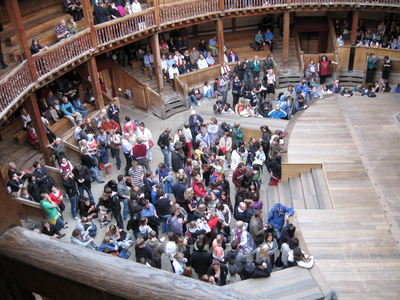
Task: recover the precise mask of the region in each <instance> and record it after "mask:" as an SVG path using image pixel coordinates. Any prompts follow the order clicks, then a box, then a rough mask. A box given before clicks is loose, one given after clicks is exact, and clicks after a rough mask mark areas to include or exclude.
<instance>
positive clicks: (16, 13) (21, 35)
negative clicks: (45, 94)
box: [4, 0, 37, 82]
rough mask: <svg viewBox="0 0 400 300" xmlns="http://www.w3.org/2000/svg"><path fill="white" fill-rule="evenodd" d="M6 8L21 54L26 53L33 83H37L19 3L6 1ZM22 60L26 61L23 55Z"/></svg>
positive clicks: (14, 0)
mask: <svg viewBox="0 0 400 300" xmlns="http://www.w3.org/2000/svg"><path fill="white" fill-rule="evenodd" d="M4 6H5V7H6V10H7V13H8V16H9V18H10V22H11V24H12V27H13V29H14V31H15V35H16V37H17V41H18V45H19V49H20V51H21V52H24V53H25V58H26V59H27V60H28V67H29V73H30V75H31V78H32V81H33V82H35V81H36V79H37V75H36V71H35V67H34V65H33V59H32V55H31V51H30V49H29V47H30V46H29V44H28V40H27V39H26V33H25V29H24V25H23V22H22V18H21V12H20V10H19V6H18V2H17V0H4ZM22 60H24V58H23V55H22V56H21V61H22Z"/></svg>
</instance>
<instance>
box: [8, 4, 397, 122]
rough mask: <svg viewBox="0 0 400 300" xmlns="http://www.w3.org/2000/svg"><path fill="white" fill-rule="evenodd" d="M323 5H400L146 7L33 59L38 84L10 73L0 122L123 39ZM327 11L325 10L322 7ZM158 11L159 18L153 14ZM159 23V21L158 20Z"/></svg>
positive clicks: (24, 72) (22, 69)
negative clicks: (229, 14)
mask: <svg viewBox="0 0 400 300" xmlns="http://www.w3.org/2000/svg"><path fill="white" fill-rule="evenodd" d="M315 4H317V5H318V4H323V5H324V6H335V5H340V6H343V5H352V6H354V4H357V5H359V6H365V7H368V6H371V7H372V6H376V7H379V8H381V7H382V6H400V0H350V1H348V0H333V1H332V0H203V1H199V0H185V1H179V2H174V3H168V4H163V5H160V6H159V7H158V6H157V8H156V7H151V8H148V9H146V10H144V11H142V12H140V13H138V14H134V15H129V16H125V17H123V18H119V19H115V20H112V21H109V22H106V23H103V24H100V25H96V26H95V35H96V40H97V45H96V46H93V45H92V43H91V38H90V34H91V32H90V29H89V28H87V29H85V30H83V31H81V32H79V33H78V34H76V35H74V36H72V37H70V38H68V39H66V40H64V41H61V42H59V43H57V44H55V45H53V46H51V47H49V49H48V50H46V51H43V52H40V53H39V54H36V55H34V56H33V63H34V72H35V73H36V74H37V79H38V81H37V82H34V81H33V79H32V78H31V76H30V72H29V67H28V64H27V61H24V62H23V63H22V64H20V65H19V66H18V67H17V68H15V69H14V70H13V71H11V72H10V73H9V74H8V75H7V76H5V77H4V78H3V79H2V80H1V81H0V120H1V119H4V117H5V116H6V114H7V112H8V111H9V110H10V109H11V108H12V107H14V106H15V105H17V103H18V102H19V100H21V99H23V98H24V97H25V96H26V94H27V93H29V92H31V91H32V90H33V87H34V86H35V88H37V87H39V86H40V85H41V82H42V81H43V79H44V78H46V77H48V76H50V75H52V74H54V73H56V72H58V71H60V70H62V69H65V70H66V67H69V66H70V65H71V64H72V63H73V62H75V61H76V60H78V59H84V60H87V59H88V57H89V56H91V55H94V54H95V53H96V52H98V50H99V49H102V50H103V49H104V47H105V46H108V45H111V44H112V43H114V42H118V41H121V40H126V39H127V38H129V37H133V36H136V35H138V36H139V35H140V34H148V33H149V32H150V30H152V31H155V30H156V29H158V28H161V27H162V26H168V25H172V26H173V24H174V23H179V22H187V21H190V20H195V19H198V18H203V17H206V16H211V15H213V14H219V15H220V16H221V17H223V13H224V11H238V10H243V11H244V10H250V11H254V8H257V9H258V10H260V9H264V8H265V9H266V10H268V9H269V8H277V7H279V9H281V10H282V9H290V8H291V5H301V6H304V5H315ZM325 9H327V8H325ZM157 12H159V15H156V13H157ZM158 20H159V21H158Z"/></svg>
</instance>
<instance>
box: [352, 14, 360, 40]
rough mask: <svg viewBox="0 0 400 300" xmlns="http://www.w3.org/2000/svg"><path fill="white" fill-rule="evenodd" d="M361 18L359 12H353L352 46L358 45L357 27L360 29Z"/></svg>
mask: <svg viewBox="0 0 400 300" xmlns="http://www.w3.org/2000/svg"><path fill="white" fill-rule="evenodd" d="M359 18H360V12H359V11H358V10H355V11H353V26H352V28H351V37H350V40H351V44H352V45H353V44H354V45H356V39H357V27H358V19H359Z"/></svg>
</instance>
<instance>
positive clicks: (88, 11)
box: [82, 0, 97, 47]
mask: <svg viewBox="0 0 400 300" xmlns="http://www.w3.org/2000/svg"><path fill="white" fill-rule="evenodd" d="M82 9H83V16H84V18H85V25H86V26H85V27H86V28H87V27H89V28H90V41H91V42H92V47H96V46H97V38H96V30H95V29H94V23H93V14H92V12H93V9H92V8H91V7H90V0H82Z"/></svg>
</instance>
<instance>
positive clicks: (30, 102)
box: [25, 93, 54, 166]
mask: <svg viewBox="0 0 400 300" xmlns="http://www.w3.org/2000/svg"><path fill="white" fill-rule="evenodd" d="M25 105H26V110H27V111H28V113H29V115H30V117H31V120H32V126H33V128H35V131H36V135H37V138H38V142H39V146H40V151H41V152H42V154H43V159H44V162H45V163H46V165H48V166H54V162H52V161H51V158H52V154H51V153H50V151H49V150H48V149H47V145H48V144H49V140H48V139H47V135H46V132H45V130H44V125H43V122H42V118H41V115H40V112H39V106H38V104H37V100H36V96H35V94H33V93H32V94H31V95H30V96H29V97H28V98H27V99H26V100H25Z"/></svg>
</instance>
